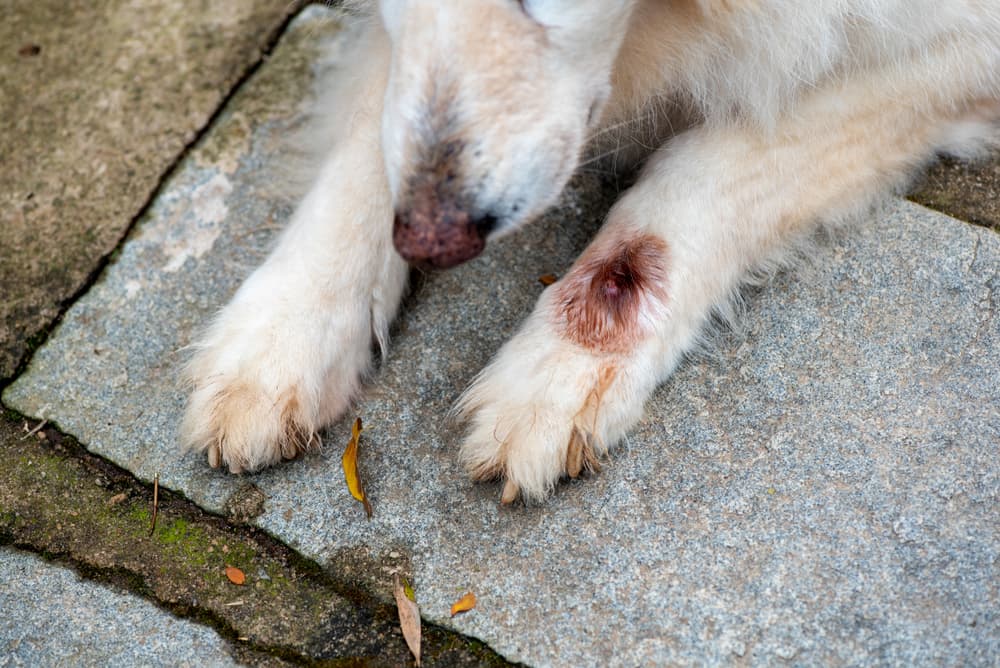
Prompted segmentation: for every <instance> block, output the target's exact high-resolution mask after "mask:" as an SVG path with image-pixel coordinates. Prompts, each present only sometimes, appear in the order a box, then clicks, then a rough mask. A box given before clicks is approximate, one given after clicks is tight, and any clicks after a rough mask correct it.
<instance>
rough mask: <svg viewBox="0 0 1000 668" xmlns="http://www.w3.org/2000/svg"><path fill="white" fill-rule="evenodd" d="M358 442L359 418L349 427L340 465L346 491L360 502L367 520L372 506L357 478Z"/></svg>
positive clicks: (359, 431)
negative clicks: (348, 434) (347, 439)
mask: <svg viewBox="0 0 1000 668" xmlns="http://www.w3.org/2000/svg"><path fill="white" fill-rule="evenodd" d="M360 440H361V418H355V420H354V425H353V426H352V427H351V440H350V441H349V442H348V443H347V449H346V450H344V458H343V460H341V463H342V464H343V466H344V478H345V479H346V480H347V489H348V490H350V492H351V496H353V497H354V498H355V499H357V500H358V501H360V502H361V504H362V505H363V506H364V507H365V513H367V514H368V519H371V518H372V505H371V504H370V503H369V502H368V497H366V496H365V488H364V486H362V484H361V478H360V476H358V442H359V441H360Z"/></svg>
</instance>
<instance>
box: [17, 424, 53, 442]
mask: <svg viewBox="0 0 1000 668" xmlns="http://www.w3.org/2000/svg"><path fill="white" fill-rule="evenodd" d="M48 423H49V421H48V420H42V421H41V422H39V423H38V424H36V425H35V427H34V429H32V430H31V431H29V432H28V433H27V434H25V435H24V436H22V437H21V440H22V441H23V440H25V439H26V438H31V437H32V436H34V435H35V434H37V433H38V432H40V431H41V430H42V427H44V426H45V425H47V424H48ZM25 426H27V425H25Z"/></svg>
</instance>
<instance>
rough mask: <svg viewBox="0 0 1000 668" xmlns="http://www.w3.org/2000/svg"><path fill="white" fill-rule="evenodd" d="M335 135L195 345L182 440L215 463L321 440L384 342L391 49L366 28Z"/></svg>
mask: <svg viewBox="0 0 1000 668" xmlns="http://www.w3.org/2000/svg"><path fill="white" fill-rule="evenodd" d="M370 32H371V33H372V34H371V35H369V36H368V37H367V38H366V40H365V41H364V42H363V44H364V45H365V48H364V51H363V52H360V53H358V54H357V61H356V66H355V67H356V71H355V73H356V74H357V77H356V81H355V82H354V83H353V84H352V85H349V86H348V87H347V90H346V91H345V95H349V96H350V99H345V100H344V101H343V104H345V105H349V107H348V109H346V110H341V111H340V112H339V114H340V115H341V117H342V118H341V119H340V123H341V125H342V126H343V127H342V129H341V131H340V132H341V134H342V137H341V139H340V141H339V142H338V143H337V144H336V146H335V147H334V148H333V151H332V153H330V154H329V155H328V156H327V158H326V159H325V161H324V164H323V166H322V168H321V172H320V175H319V178H318V180H317V181H316V182H315V184H314V186H313V187H312V189H311V190H310V192H309V193H308V194H307V195H306V197H305V199H304V200H303V201H302V203H301V204H300V206H299V207H298V209H297V210H296V212H295V214H294V216H293V218H292V220H291V222H290V225H289V228H288V229H287V230H285V232H284V233H283V235H282V236H281V238H280V240H279V242H278V244H277V247H276V248H275V249H274V251H273V252H272V253H271V255H270V256H269V257H268V259H267V260H266V261H265V263H264V264H263V265H262V266H261V267H260V268H258V269H257V270H256V271H255V272H254V273H253V274H252V275H251V276H250V278H249V279H248V280H247V281H246V283H244V285H243V286H242V287H241V288H240V290H239V291H238V292H237V293H236V296H235V297H234V298H233V300H232V302H231V303H230V304H229V305H228V306H226V308H225V309H224V310H223V311H222V312H221V313H220V315H219V316H218V318H217V319H216V320H215V322H214V324H213V325H212V326H211V328H210V329H209V330H208V332H207V333H206V334H205V336H204V337H203V338H202V340H201V341H200V342H199V343H197V344H196V345H195V350H196V353H195V355H194V358H193V360H192V361H191V362H190V364H189V367H188V376H189V378H190V380H191V383H192V385H193V391H192V394H191V397H190V401H189V403H188V406H187V412H186V415H185V418H184V423H183V425H182V439H183V441H184V442H185V443H186V444H187V445H188V446H189V447H191V448H193V449H197V450H201V451H205V452H207V455H208V461H209V463H210V464H211V465H212V466H219V465H223V466H227V467H228V468H229V469H230V470H231V471H233V472H234V473H235V472H240V471H248V470H254V469H257V468H259V467H261V466H265V465H269V464H273V463H276V462H278V461H280V460H281V459H282V458H291V457H294V456H295V455H296V454H298V453H299V452H300V451H302V450H304V449H306V448H307V447H309V446H310V445H312V444H314V443H316V442H318V437H317V435H316V432H317V430H318V429H319V428H321V427H322V426H323V425H325V424H327V423H329V422H331V421H333V420H335V419H336V418H337V417H338V416H340V415H341V414H342V413H343V412H344V411H345V409H346V408H347V407H348V404H349V402H350V401H351V399H352V398H353V396H354V395H355V394H356V392H357V391H358V388H359V385H360V382H361V379H362V376H363V375H364V373H365V371H366V370H367V368H368V367H369V364H370V357H371V354H370V353H371V345H372V340H373V338H375V339H377V340H378V341H379V343H380V344H381V345H384V344H385V338H386V332H387V329H388V324H389V322H390V320H391V319H392V317H393V316H394V314H395V311H396V308H397V306H398V303H399V301H400V298H401V295H402V291H403V289H404V285H405V281H406V273H407V271H406V265H405V263H404V262H403V261H402V260H401V259H400V258H399V256H398V255H397V254H396V253H395V251H394V249H393V247H392V238H391V235H392V204H391V197H390V194H389V190H388V185H387V182H386V177H385V174H384V168H383V161H382V152H381V149H380V141H379V129H380V117H381V108H382V96H383V92H384V89H385V80H386V72H387V70H388V60H389V54H388V46H387V45H386V43H385V38H384V35H381V34H380V30H379V29H378V28H377V27H373V28H372V29H371V30H370Z"/></svg>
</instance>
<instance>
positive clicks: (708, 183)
mask: <svg viewBox="0 0 1000 668" xmlns="http://www.w3.org/2000/svg"><path fill="white" fill-rule="evenodd" d="M351 4H354V5H355V9H359V10H360V11H361V12H362V13H364V12H368V14H369V18H368V19H367V20H363V21H362V23H363V24H364V26H363V27H362V30H364V31H365V34H364V36H363V39H361V40H360V42H359V45H360V46H359V47H358V48H357V49H356V50H355V53H354V55H353V57H352V62H351V63H350V64H349V65H348V67H347V68H346V69H347V71H350V72H352V73H353V74H354V76H353V77H351V79H350V81H348V82H346V83H342V87H341V88H340V89H338V98H337V100H338V105H337V106H338V108H336V109H330V110H329V111H328V112H327V113H329V114H331V115H332V114H335V115H336V116H335V119H334V121H333V122H332V123H331V125H332V126H334V127H337V128H339V129H340V132H339V136H338V137H337V138H336V141H335V142H334V143H333V144H332V145H331V146H330V147H329V151H328V153H327V155H326V158H325V160H324V162H323V165H322V168H321V171H320V173H319V175H318V177H317V178H316V180H315V183H314V185H313V186H312V188H311V190H310V191H309V193H308V194H307V195H306V196H305V198H304V200H303V201H302V203H301V205H300V206H299V207H298V210H297V211H296V213H295V215H294V217H293V218H292V220H291V223H290V226H289V227H288V229H287V230H286V231H285V232H284V234H283V236H282V237H281V239H280V241H279V243H278V245H277V247H276V248H275V249H274V251H273V252H272V254H271V255H270V257H269V258H268V259H267V261H266V262H265V263H264V264H263V266H261V267H260V268H259V269H257V271H256V272H255V273H254V274H253V275H252V276H251V277H250V278H249V279H248V280H247V281H246V283H245V284H244V285H243V287H242V288H241V289H240V290H239V292H238V293H237V294H236V296H235V297H234V298H233V300H232V302H231V303H230V304H229V305H228V306H227V307H226V308H225V309H224V310H223V311H222V313H221V314H220V315H219V317H218V318H217V320H216V321H215V322H214V324H213V325H212V327H211V328H210V330H209V331H208V332H207V334H206V335H205V336H204V338H203V340H202V341H201V342H200V343H199V344H198V346H197V353H196V355H195V357H194V359H193V361H192V363H191V365H190V367H189V373H190V378H191V381H192V383H193V393H192V395H191V399H190V403H189V405H188V408H187V414H186V417H185V422H184V425H183V437H184V440H185V441H186V443H187V444H188V445H189V446H191V447H194V448H196V449H198V450H202V451H207V455H208V461H209V463H210V464H211V465H212V466H219V465H220V464H222V465H225V466H228V467H229V469H230V470H231V471H233V472H239V471H246V470H254V469H257V468H259V467H261V466H265V465H269V464H273V463H276V462H278V461H280V460H281V459H282V458H290V457H293V456H295V455H296V454H297V453H299V452H300V451H302V450H304V449H306V448H308V447H309V446H311V445H312V444H314V443H318V438H317V437H316V433H317V430H319V429H320V428H321V427H323V426H324V425H326V424H328V423H330V422H332V421H334V420H336V419H337V418H338V417H340V416H341V415H342V414H343V413H344V411H345V410H346V409H347V407H348V405H349V402H350V401H351V400H352V398H353V397H354V396H355V395H356V393H357V392H358V389H359V385H360V382H361V378H362V377H363V375H364V374H365V372H366V370H367V369H368V368H369V365H370V359H369V358H370V346H371V342H372V340H373V339H375V340H377V341H378V343H379V344H380V345H381V346H382V348H383V349H384V347H385V345H386V332H387V328H388V325H389V323H390V321H391V320H392V318H393V316H394V314H395V312H396V309H397V305H398V304H399V301H400V299H401V297H402V295H403V291H404V284H405V281H406V277H407V261H409V262H412V263H418V264H421V265H424V266H433V267H441V268H445V267H450V266H453V265H456V264H458V263H461V262H464V261H466V260H470V259H472V258H473V257H475V256H476V255H477V254H478V253H479V252H480V251H482V249H483V246H484V244H485V243H486V241H487V240H489V239H493V238H495V237H498V236H500V235H503V234H506V233H508V232H511V231H513V230H515V229H516V228H518V227H520V226H521V225H523V224H525V223H527V222H529V221H530V220H532V219H533V218H535V217H537V216H538V215H539V214H540V213H541V212H543V211H544V210H545V209H546V208H547V207H549V206H550V205H552V204H553V203H554V202H555V201H556V199H557V197H558V196H559V194H560V191H561V190H562V189H563V187H564V186H565V185H566V183H567V181H568V180H569V178H570V176H571V174H572V173H573V171H574V169H575V168H576V166H577V164H578V163H579V161H580V159H581V155H582V154H583V152H584V151H585V150H591V151H596V152H598V153H599V152H603V151H607V150H611V151H613V152H615V155H616V159H617V161H618V162H621V161H622V160H625V159H628V160H636V159H645V160H646V162H645V165H644V167H643V169H642V171H641V175H640V177H639V180H638V182H637V183H636V185H635V186H633V187H632V188H630V189H629V190H628V191H627V192H626V193H625V194H624V195H623V196H622V197H621V199H620V201H619V202H618V203H617V204H616V205H615V207H614V208H613V209H612V210H611V212H610V214H609V215H608V219H607V222H606V224H605V225H604V227H603V229H602V230H601V232H600V233H599V234H598V236H597V238H596V239H595V240H594V241H593V243H592V244H591V246H590V247H589V248H588V249H587V250H586V252H585V253H584V254H583V256H582V257H580V258H579V260H578V261H577V262H576V264H575V265H574V266H573V268H572V269H571V270H570V271H569V273H568V274H567V275H566V276H565V277H563V278H562V280H560V281H559V282H558V283H556V284H555V285H553V286H551V287H549V288H548V289H546V290H545V292H544V293H543V295H542V297H541V299H540V300H539V302H538V305H537V307H536V308H535V311H534V313H532V314H531V316H530V317H529V318H528V319H527V321H526V322H525V323H524V325H523V326H522V328H521V330H520V332H519V333H518V334H517V335H516V336H515V337H514V338H513V339H512V340H511V341H510V342H509V343H507V344H506V345H505V346H504V347H503V349H501V350H500V352H499V353H498V354H497V357H496V359H495V360H494V361H493V362H492V364H490V365H489V366H488V367H487V368H486V369H485V370H484V371H483V372H482V373H481V374H480V376H479V377H478V379H477V380H476V381H475V383H474V385H473V386H472V388H470V389H469V390H468V392H467V393H466V394H465V396H464V397H463V398H462V399H461V401H460V405H459V409H460V413H461V414H462V415H463V416H464V417H465V418H466V419H467V421H468V424H469V432H468V434H467V436H466V439H465V441H464V444H463V446H462V449H461V457H462V459H463V461H464V462H465V464H466V466H467V467H468V470H469V471H470V472H471V474H472V475H473V476H474V477H475V478H477V479H486V478H496V477H502V478H504V479H505V480H506V484H505V486H504V490H503V497H502V499H503V501H505V502H509V501H511V500H513V499H514V498H515V497H517V496H518V495H519V494H520V495H521V496H523V497H524V498H525V499H527V500H539V499H542V498H544V497H545V496H546V495H547V494H549V493H551V491H552V490H553V487H554V485H555V483H556V482H557V481H558V480H559V478H560V477H561V476H563V475H569V476H576V475H577V474H579V473H580V471H581V470H583V469H585V468H594V467H595V466H596V462H597V459H598V457H599V456H600V455H602V454H603V453H605V452H606V450H607V448H608V447H609V446H611V445H613V444H615V442H616V441H618V440H619V439H620V438H621V437H622V436H623V435H624V434H625V433H626V432H627V431H628V430H629V428H630V427H631V426H632V425H633V424H635V422H636V421H637V420H638V419H639V417H640V415H641V413H642V409H643V404H644V402H645V401H646V399H647V397H649V395H650V393H651V392H652V391H653V389H654V388H655V387H656V385H657V384H658V383H660V382H661V381H663V380H664V378H665V377H666V376H667V375H669V374H670V373H671V372H672V370H673V369H674V367H675V366H676V365H677V363H678V361H679V360H680V358H681V356H682V355H683V354H684V352H685V351H687V350H689V349H690V348H691V347H692V345H694V343H695V342H696V340H697V338H698V336H699V332H700V331H701V330H702V329H703V328H704V327H705V325H706V321H707V319H708V318H709V317H710V314H711V313H712V312H713V311H716V310H718V309H720V308H724V307H725V305H726V304H727V302H728V300H730V299H731V298H732V296H733V294H734V292H735V291H736V290H737V289H738V288H739V286H740V284H741V282H743V281H745V280H746V279H747V278H748V277H749V276H751V275H752V274H753V273H754V272H756V271H759V270H760V269H761V268H762V267H768V266H774V265H775V264H776V263H780V262H782V260H783V259H784V258H787V257H788V255H789V253H788V249H790V248H792V247H794V246H795V244H796V242H797V241H801V240H803V239H805V238H806V237H808V236H809V235H810V233H811V232H812V231H814V230H815V228H816V226H817V225H819V224H822V223H829V222H837V221H840V220H843V219H845V218H849V217H850V216H851V215H852V214H856V213H857V212H859V211H860V210H862V209H864V208H866V207H869V206H871V205H872V204H873V203H874V202H875V201H876V200H877V198H878V197H879V195H881V194H884V193H886V192H887V191H890V190H892V189H894V188H899V187H900V186H901V185H902V184H903V183H904V182H905V180H906V178H907V176H908V175H910V174H911V173H912V172H913V171H914V169H915V168H916V167H918V166H919V165H920V164H921V163H923V162H925V161H926V160H928V159H929V158H931V157H932V156H933V155H934V154H935V153H936V152H940V151H949V152H955V151H958V152H960V153H963V154H968V153H969V152H970V151H974V150H975V149H976V147H977V146H980V147H981V146H982V145H983V144H984V142H985V141H986V139H987V138H988V137H989V136H990V133H991V128H992V127H993V126H992V124H993V123H994V122H996V121H997V120H998V118H1000V2H998V1H997V0H804V1H803V0H617V1H612V0H521V1H520V2H519V1H518V0H447V1H446V2H445V1H442V0H381V2H380V3H378V6H377V7H374V6H373V7H370V8H366V7H365V6H364V3H358V2H355V3H351ZM679 120H680V121H681V123H682V125H678V121H679ZM595 146H596V148H595ZM647 147H655V150H650V149H649V148H647ZM525 416H531V419H526V418H525Z"/></svg>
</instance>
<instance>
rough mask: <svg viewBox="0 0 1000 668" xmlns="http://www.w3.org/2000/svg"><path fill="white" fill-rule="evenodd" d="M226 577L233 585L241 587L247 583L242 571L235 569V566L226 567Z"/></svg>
mask: <svg viewBox="0 0 1000 668" xmlns="http://www.w3.org/2000/svg"><path fill="white" fill-rule="evenodd" d="M226 577H227V578H229V581H230V582H232V583H233V584H234V585H241V584H244V583H245V582H246V581H247V576H246V575H244V574H243V571H241V570H240V569H238V568H236V567H235V566H226Z"/></svg>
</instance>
